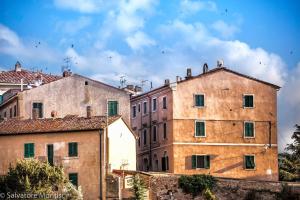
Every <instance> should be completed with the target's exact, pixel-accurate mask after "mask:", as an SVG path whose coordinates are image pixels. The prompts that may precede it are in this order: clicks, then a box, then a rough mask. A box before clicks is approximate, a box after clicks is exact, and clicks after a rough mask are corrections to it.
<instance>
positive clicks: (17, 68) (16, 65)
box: [15, 61, 22, 72]
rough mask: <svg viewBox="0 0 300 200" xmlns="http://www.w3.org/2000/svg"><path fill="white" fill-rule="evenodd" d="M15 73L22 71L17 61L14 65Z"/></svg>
mask: <svg viewBox="0 0 300 200" xmlns="http://www.w3.org/2000/svg"><path fill="white" fill-rule="evenodd" d="M15 71H16V72H20V71H22V66H21V64H20V62H19V61H17V62H16V64H15Z"/></svg>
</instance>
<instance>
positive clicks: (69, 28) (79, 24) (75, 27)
mask: <svg viewBox="0 0 300 200" xmlns="http://www.w3.org/2000/svg"><path fill="white" fill-rule="evenodd" d="M91 23H92V19H91V18H90V17H86V16H81V17H79V18H78V19H76V20H70V21H60V22H58V23H57V24H56V30H57V31H59V32H65V33H69V34H74V33H77V32H78V31H80V30H82V29H84V28H86V27H87V26H89V25H91Z"/></svg>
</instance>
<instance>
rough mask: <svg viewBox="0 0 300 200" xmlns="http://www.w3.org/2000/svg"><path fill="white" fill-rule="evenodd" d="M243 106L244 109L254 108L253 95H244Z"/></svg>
mask: <svg viewBox="0 0 300 200" xmlns="http://www.w3.org/2000/svg"><path fill="white" fill-rule="evenodd" d="M243 104H244V108H253V107H254V97H253V95H244V100H243Z"/></svg>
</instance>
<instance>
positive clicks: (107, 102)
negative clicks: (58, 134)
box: [0, 74, 130, 123]
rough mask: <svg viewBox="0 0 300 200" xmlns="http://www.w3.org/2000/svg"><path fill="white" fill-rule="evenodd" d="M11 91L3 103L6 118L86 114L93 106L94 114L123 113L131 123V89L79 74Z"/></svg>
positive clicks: (111, 114) (2, 111)
mask: <svg viewBox="0 0 300 200" xmlns="http://www.w3.org/2000/svg"><path fill="white" fill-rule="evenodd" d="M9 92H11V90H10V91H7V92H6V93H5V94H4V97H5V95H8V96H9V97H7V98H5V100H4V101H3V102H2V104H1V105H0V116H1V117H2V118H15V117H18V118H20V119H30V118H33V113H34V110H35V111H36V112H37V113H36V115H37V117H38V118H51V117H64V116H66V115H79V116H85V113H86V108H87V107H90V108H91V109H92V110H93V114H94V115H106V113H108V115H109V116H113V115H122V117H123V119H124V120H125V121H126V122H127V123H129V122H130V121H129V120H130V106H129V105H130V97H129V93H128V92H126V91H124V90H122V89H119V88H116V87H113V86H110V85H107V84H104V83H102V82H98V81H95V80H92V79H89V78H87V77H84V76H80V75H77V74H73V75H71V74H68V76H65V77H63V78H60V79H58V80H55V81H52V82H50V83H47V84H42V85H39V86H37V87H34V88H31V89H26V90H23V91H16V92H14V93H13V94H11V95H9Z"/></svg>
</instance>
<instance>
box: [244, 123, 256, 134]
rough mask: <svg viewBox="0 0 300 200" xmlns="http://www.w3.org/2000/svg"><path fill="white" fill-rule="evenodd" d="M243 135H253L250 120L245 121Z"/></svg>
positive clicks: (252, 125) (252, 126)
mask: <svg viewBox="0 0 300 200" xmlns="http://www.w3.org/2000/svg"><path fill="white" fill-rule="evenodd" d="M245 136H246V137H254V124H253V123H252V122H245Z"/></svg>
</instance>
